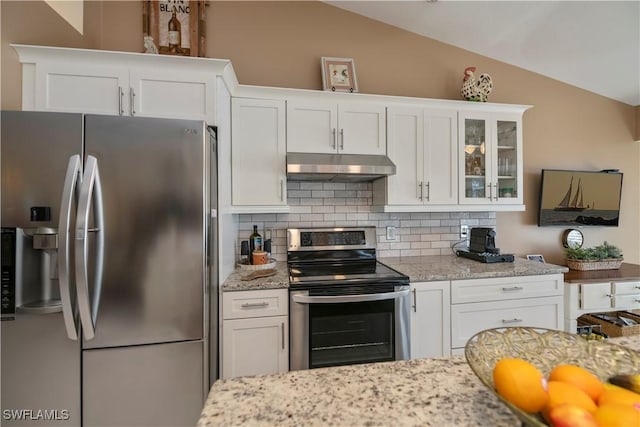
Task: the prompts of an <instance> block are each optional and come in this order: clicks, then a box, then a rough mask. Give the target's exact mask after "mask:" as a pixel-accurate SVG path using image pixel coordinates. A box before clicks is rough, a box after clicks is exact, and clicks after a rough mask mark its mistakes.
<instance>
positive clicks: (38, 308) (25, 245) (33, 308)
mask: <svg viewBox="0 0 640 427" xmlns="http://www.w3.org/2000/svg"><path fill="white" fill-rule="evenodd" d="M1 292H2V298H1V301H2V317H3V319H8V318H11V317H13V316H14V315H15V313H16V312H18V313H21V312H22V313H33V314H47V313H56V312H60V311H62V304H61V301H60V288H59V285H58V232H57V230H56V229H53V228H44V227H39V228H29V229H27V228H25V229H23V228H4V227H3V228H2V289H1Z"/></svg>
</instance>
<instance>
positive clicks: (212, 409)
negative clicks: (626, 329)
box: [198, 335, 640, 427]
mask: <svg viewBox="0 0 640 427" xmlns="http://www.w3.org/2000/svg"><path fill="white" fill-rule="evenodd" d="M609 341H610V342H611V343H615V344H619V345H624V346H626V347H629V348H632V349H634V350H636V351H638V350H640V335H635V336H628V337H622V338H610V339H609ZM365 425H367V426H414V425H415V426H418V425H420V426H439V427H449V426H456V427H464V426H474V427H477V426H487V427H489V426H491V427H502V426H505V427H506V426H509V427H517V426H520V422H519V421H518V419H517V418H516V417H515V415H513V414H512V413H511V412H510V411H509V410H508V409H507V407H506V406H505V405H504V404H503V403H502V402H501V401H500V400H499V399H498V398H497V397H495V396H494V395H493V394H492V393H491V392H490V391H489V390H487V389H486V388H485V387H484V385H483V384H482V383H481V382H480V380H479V379H477V378H476V376H475V374H474V373H473V371H472V370H471V368H470V367H469V365H468V364H467V362H466V360H465V358H464V356H451V357H442V358H429V359H418V360H404V361H397V362H385V363H372V364H364V365H352V366H340V367H333V368H321V369H312V370H305V371H293V372H288V373H284V374H275V375H263V376H255V377H240V378H233V379H229V380H219V381H217V382H216V383H214V384H213V386H212V388H211V391H210V393H209V397H208V398H207V401H206V402H205V406H204V408H203V410H202V414H201V416H200V419H199V421H198V426H279V427H282V426H340V427H349V426H365Z"/></svg>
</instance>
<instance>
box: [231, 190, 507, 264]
mask: <svg viewBox="0 0 640 427" xmlns="http://www.w3.org/2000/svg"><path fill="white" fill-rule="evenodd" d="M372 202H373V190H372V184H371V183H370V182H358V183H341V182H293V181H289V182H287V203H288V205H289V207H290V211H289V213H278V214H275V213H274V214H240V215H239V231H238V240H237V242H236V257H239V253H240V242H241V241H242V240H247V239H248V238H249V235H250V234H251V233H252V231H253V225H254V224H255V225H257V226H258V231H259V232H260V234H262V236H263V237H264V238H269V235H271V239H272V244H271V250H272V253H271V257H272V258H274V259H276V260H277V261H286V260H287V235H286V230H287V228H296V227H342V226H344V227H353V226H375V227H377V231H376V235H377V240H378V241H377V244H378V250H377V254H378V257H379V258H386V257H404V256H425V255H450V254H451V253H452V252H451V246H452V245H453V244H455V243H456V242H459V241H460V238H459V230H460V225H468V226H470V227H495V226H496V213H495V212H412V213H394V212H377V211H376V209H375V208H374V207H373V206H372ZM386 227H396V234H397V237H398V239H397V240H394V241H390V240H387V233H386Z"/></svg>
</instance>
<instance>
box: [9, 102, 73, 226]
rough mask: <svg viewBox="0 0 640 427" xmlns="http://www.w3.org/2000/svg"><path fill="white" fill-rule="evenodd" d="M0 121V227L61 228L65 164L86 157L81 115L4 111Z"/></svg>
mask: <svg viewBox="0 0 640 427" xmlns="http://www.w3.org/2000/svg"><path fill="white" fill-rule="evenodd" d="M0 121H1V123H2V131H1V132H2V139H1V141H2V147H1V148H0V150H1V153H0V162H1V165H0V169H1V170H2V192H1V193H2V195H1V198H2V212H1V213H0V217H1V218H2V226H3V227H20V228H25V229H29V228H36V227H47V228H54V229H55V228H57V227H58V211H59V206H60V198H61V196H62V186H63V184H64V180H65V174H66V171H67V162H68V160H69V157H71V156H72V155H74V154H82V115H81V114H69V113H46V112H33V111H2V113H1V115H0ZM33 208H35V209H33ZM47 208H48V209H47Z"/></svg>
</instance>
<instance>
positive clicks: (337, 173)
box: [287, 153, 396, 182]
mask: <svg viewBox="0 0 640 427" xmlns="http://www.w3.org/2000/svg"><path fill="white" fill-rule="evenodd" d="M395 173H396V165H395V164H393V162H392V161H391V159H389V157H387V156H383V155H373V154H321V153H287V179H290V180H294V181H339V182H358V181H374V180H376V179H378V178H383V177H385V176H389V175H395Z"/></svg>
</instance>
